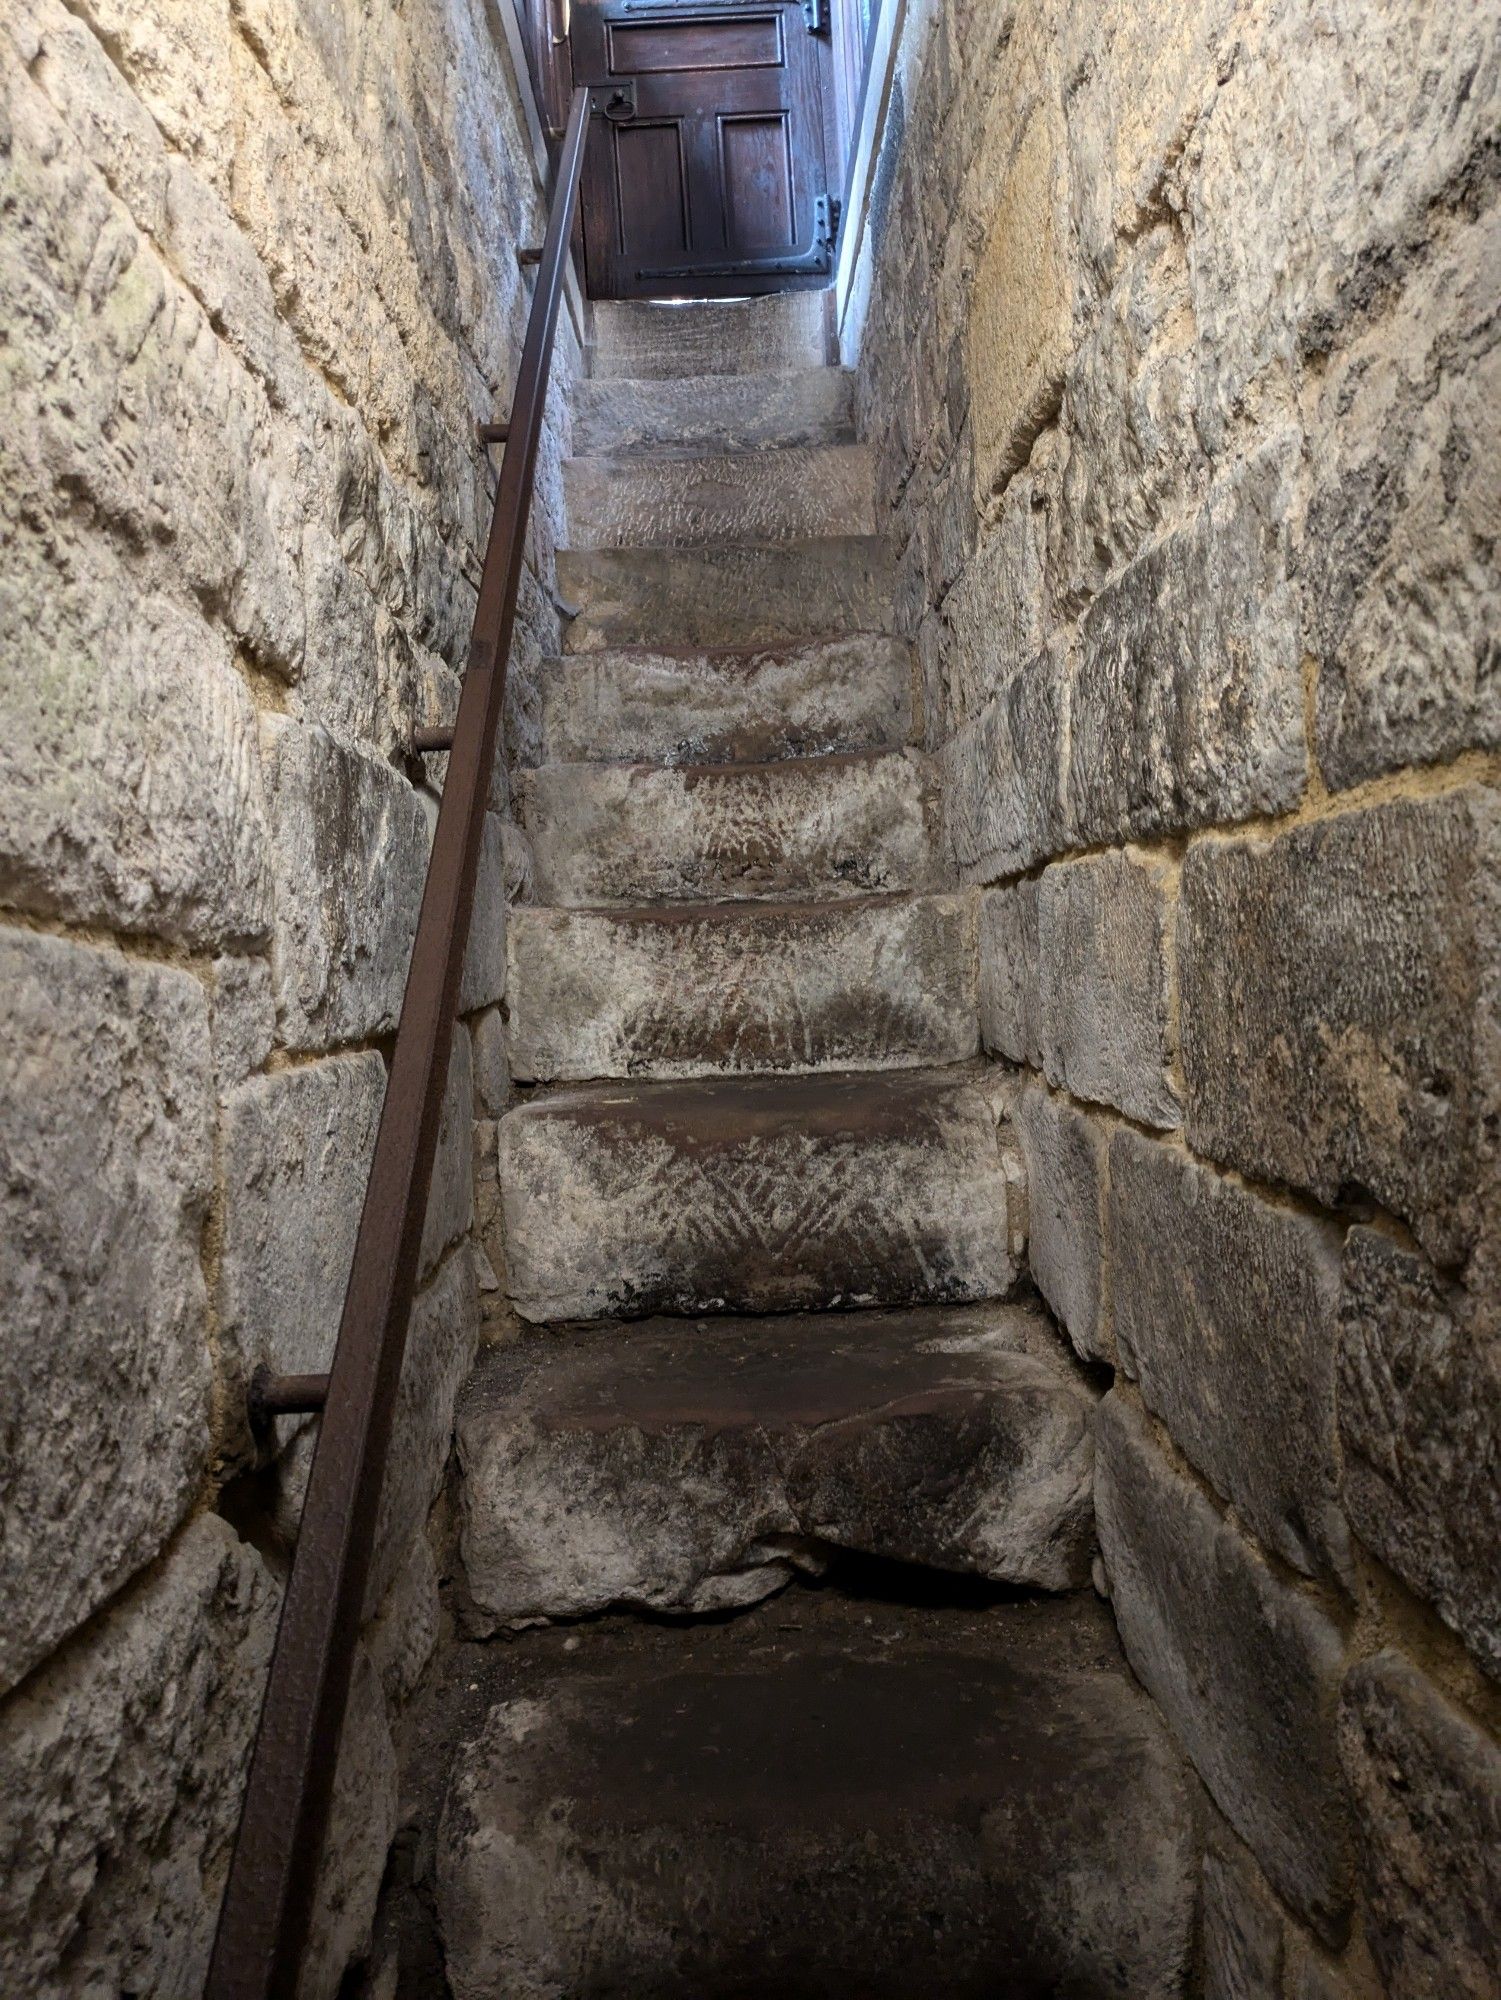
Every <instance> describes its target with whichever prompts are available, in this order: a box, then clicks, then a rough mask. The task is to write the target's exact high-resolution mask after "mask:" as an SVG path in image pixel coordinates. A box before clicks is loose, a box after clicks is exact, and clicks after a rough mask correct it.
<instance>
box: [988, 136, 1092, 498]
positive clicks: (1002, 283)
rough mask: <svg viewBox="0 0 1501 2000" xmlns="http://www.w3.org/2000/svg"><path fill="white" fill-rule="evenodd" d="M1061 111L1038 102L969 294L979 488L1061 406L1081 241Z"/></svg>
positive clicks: (1000, 474)
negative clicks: (1070, 195) (1072, 215)
mask: <svg viewBox="0 0 1501 2000" xmlns="http://www.w3.org/2000/svg"><path fill="white" fill-rule="evenodd" d="M1066 183H1067V152H1066V149H1065V146H1064V143H1063V131H1062V119H1061V116H1060V114H1059V113H1058V111H1057V110H1056V109H1055V108H1054V107H1053V106H1052V105H1051V104H1039V105H1038V107H1037V108H1036V109H1035V110H1034V112H1033V114H1032V116H1031V118H1030V119H1029V120H1028V122H1027V126H1026V129H1025V131H1024V132H1023V133H1022V137H1021V142H1020V144H1019V145H1018V147H1017V149H1016V153H1015V156H1014V158H1013V159H1012V161H1011V163H1010V165H1009V167H1008V169H1007V171H1006V176H1005V179H1004V180H1003V181H1002V182H1001V185H1000V188H999V189H998V190H997V193H996V196H995V205H994V211H993V220H992V222H991V225H990V234H989V237H988V239H987V241H986V244H985V248H984V251H983V252H982V254H981V257H980V261H979V264H978V267H977V268H976V271H975V282H974V290H973V293H972V296H971V298H970V304H969V373H970V397H971V403H970V408H971V412H972V416H973V422H974V440H975V490H976V493H977V495H978V496H979V498H980V500H981V501H982V503H983V501H984V500H985V499H986V498H987V496H988V495H989V494H991V493H992V492H994V491H995V489H996V488H997V487H999V486H1001V485H1003V484H1004V482H1005V481H1006V480H1007V479H1008V478H1009V477H1010V476H1011V474H1012V473H1013V472H1015V471H1016V470H1017V469H1018V467H1020V466H1021V465H1023V464H1025V462H1026V458H1027V454H1028V453H1029V452H1030V450H1031V448H1032V443H1033V440H1034V439H1035V438H1036V436H1037V434H1038V432H1039V431H1040V430H1042V428H1043V427H1044V425H1046V424H1047V423H1049V422H1050V421H1051V419H1052V418H1053V416H1054V415H1055V414H1056V412H1057V408H1058V399H1059V396H1060V394H1061V392H1062V388H1063V373H1064V369H1065V368H1066V366H1067V364H1068V358H1069V354H1070V351H1071V349H1072V346H1073V333H1074V284H1075V274H1074V255H1075V252H1074V245H1073V238H1072V232H1071V230H1070V226H1069V220H1068V203H1067V186H1066Z"/></svg>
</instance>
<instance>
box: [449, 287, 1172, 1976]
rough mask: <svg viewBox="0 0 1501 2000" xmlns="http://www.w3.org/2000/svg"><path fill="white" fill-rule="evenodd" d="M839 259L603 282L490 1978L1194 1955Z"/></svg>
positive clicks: (570, 641) (537, 857)
mask: <svg viewBox="0 0 1501 2000" xmlns="http://www.w3.org/2000/svg"><path fill="white" fill-rule="evenodd" d="M821 304H822V302H821V301H820V300H817V299H810V297H809V295H801V296H795V297H786V298H778V299H768V300H761V301H757V302H755V303H753V304H748V305H738V306H737V305H715V306H704V307H693V308H682V309H665V308H651V307H607V308H601V309H600V310H599V312H598V328H599V338H598V346H597V347H596V349H595V352H594V356H593V376H592V379H591V380H590V381H589V382H587V383H586V384H585V385H584V388H583V392H582V397H581V403H580V408H579V411H578V415H577V423H576V430H575V444H576V447H577V450H578V454H579V455H578V456H577V457H576V458H575V459H574V460H573V461H572V462H571V463H570V465H569V466H568V468H567V473H566V487H567V495H568V505H569V520H570V533H571V540H572V544H573V545H572V547H571V548H570V549H569V550H568V551H567V552H566V553H564V554H563V555H562V556H561V557H560V586H561V589H562V591H563V593H564V595H565V596H566V597H567V598H568V599H569V600H570V601H571V602H572V603H575V604H577V605H578V606H579V611H578V615H577V617H576V618H574V619H573V620H572V621H571V624H570V627H569V630H568V637H567V642H566V644H567V655H566V657H565V658H563V659H561V660H558V661H555V662H553V663H551V665H550V667H549V669H548V672H547V679H546V683H545V687H544V692H543V709H542V742H543V746H544V750H543V756H544V761H543V762H542V763H541V764H540V766H539V767H538V768H536V769H532V770H528V771H525V772H522V773H520V774H518V777H517V782H516V797H517V804H518V810H519V812H520V815H521V818H522V821H523V824H524V826H525V829H526V832H527V835H528V837H529V840H530V842H531V846H532V852H533V857H534V873H533V880H534V885H535V892H536V896H537V902H536V904H535V906H531V907H527V908H524V909H520V910H517V911H515V912H514V913H513V918H512V923H511V927H510V947H509V948H510V953H511V963H510V972H509V986H508V992H509V1007H510V1026H511V1059H512V1065H513V1074H514V1077H515V1080H516V1082H517V1083H518V1084H519V1085H521V1086H523V1095H522V1100H521V1101H520V1102H519V1103H518V1104H517V1105H516V1106H515V1108H513V1109H512V1110H511V1111H510V1112H509V1113H508V1115H507V1116H506V1117H505V1118H504V1119H503V1121H502V1123H501V1127H500V1141H499V1172H500V1186H501V1195H502V1202H503V1211H504V1219H505V1230H506V1243H507V1259H508V1269H507V1275H506V1285H507V1290H508V1293H509V1297H510V1301H511V1304H512V1306H513V1308H514V1311H515V1312H516V1314H517V1315H518V1316H519V1317H520V1319H521V1320H523V1321H526V1322H530V1323H531V1324H532V1326H533V1327H534V1328H535V1329H536V1331H535V1332H534V1333H533V1334H532V1335H531V1336H530V1337H528V1338H525V1339H523V1340H521V1341H519V1342H518V1343H516V1344H514V1345H512V1346H509V1347H505V1348H502V1349H499V1350H496V1351H494V1352H492V1353H491V1354H490V1355H489V1356H488V1358H487V1359H486V1360H485V1361H484V1362H483V1363H482V1364H481V1366H480V1368H479V1370H478V1372H477V1373H476V1375H475V1377H474V1379H473V1380H472V1381H471V1383H470V1384H469V1386H468V1389H467V1390H466V1393H465V1396H464V1398H463V1401H462V1405H461V1409H460V1414H459V1422H458V1448H459V1460H460V1468H461V1475H462V1476H461V1494H460V1546H461V1555H462V1563H463V1578H462V1584H461V1595H462V1601H463V1617H464V1621H465V1625H466V1628H467V1632H468V1634H469V1638H470V1642H471V1643H469V1644H466V1645H465V1646H463V1647H461V1648H460V1649H459V1650H458V1653H457V1655H456V1658H455V1661H454V1663H453V1664H452V1665H451V1668H450V1677H449V1680H448V1682H447V1683H446V1684H445V1686H444V1688H442V1689H440V1690H439V1692H438V1695H437V1696H435V1698H434V1704H433V1705H432V1712H433V1713H435V1714H436V1713H443V1714H445V1715H447V1716H448V1718H449V1722H450V1725H451V1724H452V1721H453V1718H454V1717H458V1718H460V1719H461V1723H462V1726H461V1727H459V1728H458V1730H457V1732H456V1733H455V1732H454V1730H453V1728H452V1727H451V1726H450V1727H449V1730H448V1739H447V1741H446V1743H445V1746H444V1748H443V1750H442V1752H441V1754H439V1753H436V1752H435V1753H434V1761H435V1764H441V1765H442V1766H443V1769H444V1771H445V1772H446V1773H447V1774H448V1775H447V1776H446V1777H445V1778H444V1781H443V1783H444V1787H445V1788H446V1799H445V1803H444V1804H443V1806H442V1813H441V1831H440V1834H439V1837H438V1841H437V1854H438V1863H437V1870H438V1873H437V1905H438V1912H439V1918H440V1922H441V1927H442V1933H443V1945H444V1953H445V1962H446V1968H447V1977H448V1981H449V1984H450V1987H451V1990H452V1993H453V1994H454V1995H455V1996H456V2000H481V1996H485V2000H489V1996H495V2000H498V1996H500V1995H502V1994H504V1995H506V1996H507V2000H530V1997H531V1996H536V2000H543V1996H550V2000H574V1997H575V1996H585V1995H588V1996H594V1995H630V1996H634V2000H645V1996H656V1995H663V1996H666V1995H681V1996H684V2000H687V1996H690V1995H691V1996H696V1997H697V2000H706V1997H707V1996H729V1995H746V1996H750V1995H759V1994H770V1993H773V1992H776V1993H778V1994H782V1995H792V1996H804V1995H806V1996H814V1995H825V1994H828V1995H835V1994H838V1995H861V1996H876V1995H881V1996H884V1995H892V1996H895V1995H897V1994H901V1995H903V1996H905V2000H915V1996H925V1995H939V1994H944V1995H970V1994H974V1995H981V1994H984V1995H998V1994H1005V1995H1008V1996H1014V2000H1029V1997H1030V1996H1034V1995H1035V1996H1042V1995H1058V1996H1078V2000H1093V1996H1097V1995H1101V1996H1102V1995H1107V1994H1108V1995H1130V1996H1132V2000H1153V1996H1158V1995H1168V1994H1176V1993H1179V1992H1182V1991H1183V1990H1184V1986H1183V1981H1184V1979H1185V1977H1186V1967H1187V1962H1188V1958H1189V1955H1190V1912H1191V1906H1192V1893H1191V1887H1190V1883H1191V1865H1190V1858H1189V1845H1190V1842H1189V1807H1188V1802H1187V1795H1186V1787H1185V1783H1184V1780H1183V1778H1182V1776H1181V1774H1180V1772H1179V1770H1178V1767H1177V1766H1176V1764H1175V1762H1174V1759H1173V1757H1172V1756H1171V1754H1170V1753H1169V1750H1168V1748H1167V1744H1166V1739H1165V1737H1164V1736H1163V1733H1162V1731H1161V1730H1160V1728H1159V1727H1158V1725H1157V1722H1156V1720H1155V1716H1154V1712H1153V1711H1152V1709H1151V1707H1150V1705H1149V1704H1148V1703H1147V1702H1146V1701H1145V1700H1144V1698H1143V1697H1142V1696H1141V1694H1140V1693H1139V1692H1138V1691H1137V1689H1136V1688H1135V1686H1134V1684H1133V1683H1132V1682H1131V1680H1130V1677H1129V1675H1128V1674H1127V1673H1126V1671H1125V1669H1124V1667H1123V1666H1122V1664H1121V1661H1120V1657H1119V1653H1118V1651H1117V1649H1116V1646H1115V1642H1114V1637H1113V1629H1112V1627H1111V1625H1110V1621H1109V1617H1108V1614H1107V1613H1106V1612H1105V1611H1104V1610H1103V1608H1102V1607H1101V1606H1099V1605H1098V1604H1097V1603H1096V1602H1095V1600H1094V1599H1093V1597H1092V1596H1090V1595H1089V1594H1087V1592H1085V1590H1084V1587H1085V1586H1086V1585H1087V1581H1088V1575H1089V1567H1090V1559H1091V1554H1092V1549H1093V1514H1092V1499H1091V1470H1090V1466H1091V1444H1090V1430H1091V1418H1092V1406H1093V1401H1094V1394H1095V1392H1094V1389H1093V1387H1092V1385H1091V1383H1090V1381H1089V1380H1088V1379H1087V1378H1086V1377H1085V1375H1084V1374H1083V1372H1082V1371H1081V1370H1080V1369H1079V1368H1078V1366H1077V1365H1076V1364H1075V1363H1074V1361H1073V1360H1072V1357H1071V1356H1070V1354H1069V1353H1068V1351H1067V1349H1066V1347H1065V1346H1064V1344H1063V1343H1062V1342H1061V1340H1060V1339H1059V1336H1058V1334H1057V1332H1056V1330H1055V1329H1054V1327H1053V1326H1052V1324H1051V1322H1050V1321H1049V1319H1048V1317H1047V1315H1046V1314H1045V1313H1044V1312H1043V1311H1042V1310H1041V1309H1040V1308H1039V1307H1038V1306H1037V1304H1036V1303H1035V1300H1034V1298H1033V1297H1032V1295H1031V1294H1030V1291H1029V1290H1028V1289H1027V1287H1026V1284H1025V1263H1024V1253H1025V1233H1026V1222H1025V1211H1026V1198H1025V1186H1024V1174H1023V1169H1022V1165H1021V1159H1020V1154H1019V1152H1018V1150H1017V1148H1016V1146H1015V1144H1014V1143H1013V1140H1012V1138H1011V1135H1010V1132H1009V1128H1008V1125H1007V1122H1006V1119H1005V1117H1004V1113H1003V1105H1002V1100H1001V1096H1000V1094H999V1092H998V1090H997V1088H996V1087H995V1086H994V1084H993V1083H992V1081H991V1079H990V1077H989V1075H988V1072H987V1070H986V1068H985V1066H984V1065H983V1064H982V1063H981V1062H980V1061H979V1059H978V1058H979V1045H978V1033H977V1003H976V995H975V984H974V981H975V969H974V968H975V939H974V930H973V910H972V907H971V902H970V899H969V898H967V897H966V896H964V895H962V894H958V893H955V892H953V891H952V890H951V889H950V888H947V887H946V886H945V875H944V869H943V864H942V843H941V832H940V823H939V813H938V798H937V788H936V783H935V776H934V772H933V770H932V768H931V766H930V765H929V763H928V762H927V760H926V759H925V758H924V757H923V756H922V754H921V753H920V752H919V751H918V750H917V749H915V748H913V747H912V746H911V743H910V738H911V736H912V733H913V729H912V712H911V710H912V703H911V679H910V662H909V658H908V654H907V651H906V648H905V647H903V646H902V645H901V644H899V643H898V642H897V641H896V640H895V639H893V638H892V637H891V636H890V635H891V630H892V627H893V624H894V620H893V616H892V598H893V582H892V568H891V559H890V552H889V550H888V549H886V548H885V547H884V546H883V545H882V543H881V542H880V540H879V539H878V538H877V537H876V536H875V534H874V533H873V528H874V511H875V510H874V501H873V497H872V476H871V458H870V453H869V450H868V448H867V447H866V446H864V445H862V444H860V443H858V442H857V441H855V438H854V435H853V428H852V414H851V409H852V406H851V395H850V383H849V381H848V379H847V378H846V377H845V376H844V375H843V374H841V372H840V371H839V370H837V369H834V368H830V367H826V366H824V365H823V360H824V357H823V336H822V315H821ZM848 1558H859V1559H862V1560H863V1559H879V1560H880V1561H881V1562H882V1563H885V1564H890V1565H905V1566H911V1567H910V1568H906V1569H902V1570H897V1569H894V1568H893V1569H890V1570H883V1571H882V1572H881V1574H882V1575H883V1576H885V1577H890V1576H902V1577H906V1578H909V1579H910V1580H911V1590H910V1593H909V1594H910V1596H911V1599H912V1601H909V1602H902V1601H900V1600H901V1595H902V1593H901V1592H898V1593H897V1596H896V1597H895V1598H894V1597H893V1595H892V1593H891V1591H890V1589H889V1588H886V1587H884V1586H883V1587H882V1588H880V1589H878V1590H876V1592H875V1594H874V1595H870V1594H869V1593H867V1594H865V1595H862V1592H861V1589H860V1588H859V1587H858V1586H857V1585H854V1584H851V1582H850V1581H849V1573H848V1572H847V1571H846V1570H845V1569H843V1568H841V1562H842V1561H844V1560H846V1559H848ZM800 1574H801V1575H804V1576H807V1577H811V1578H818V1577H820V1576H823V1577H826V1578H827V1581H826V1582H825V1584H824V1585H823V1586H822V1587H818V1588H813V1589H808V1590H802V1589H800V1590H796V1591H794V1592H793V1593H791V1594H790V1595H785V1596H781V1597H773V1596H772V1594H773V1593H776V1592H778V1591H781V1590H783V1588H784V1587H785V1586H786V1585H787V1584H788V1582H789V1579H792V1578H794V1577H797V1576H798V1575H800ZM934 1578H939V1579H945V1580H946V1581H944V1582H943V1583H941V1584H940V1585H939V1587H938V1597H939V1599H942V1598H943V1597H944V1595H945V1593H947V1594H948V1596H949V1597H950V1598H952V1597H953V1596H954V1593H955V1592H958V1594H959V1597H960V1598H961V1599H962V1598H963V1596H964V1593H965V1591H966V1590H968V1591H969V1592H970V1593H971V1594H972V1593H974V1592H975V1591H979V1592H980V1593H981V1594H982V1597H983V1600H984V1601H983V1602H980V1601H979V1600H976V1601H975V1602H958V1601H954V1602H949V1603H946V1604H945V1603H943V1602H936V1603H935V1602H928V1601H926V1600H927V1599H930V1598H931V1597H932V1596H933V1592H934V1583H933V1581H932V1580H933V1579H934ZM960 1579H969V1580H970V1581H969V1583H968V1584H961V1582H960V1581H959V1580H960ZM903 1588H904V1589H905V1588H906V1586H904V1587H903ZM1008 1592H1009V1595H1008ZM1033 1592H1052V1593H1064V1592H1071V1593H1074V1594H1073V1595H1070V1596H1066V1597H1056V1598H1052V1599H1044V1598H1035V1597H1032V1596H1030V1595H1021V1594H1018V1593H1033ZM762 1600H767V1601H765V1602H762V1603H761V1605H760V1608H759V1609H758V1610H752V1611H746V1610H745V1609H744V1607H748V1606H754V1605H756V1604H757V1603H758V1601H762ZM789 1607H790V1608H789ZM642 1611H650V1612H655V1613H663V1612H667V1613H674V1614H690V1613H696V1614H703V1613H724V1612H730V1611H738V1612H739V1613H740V1615H739V1616H737V1617H735V1618H732V1619H730V1620H729V1621H728V1622H725V1621H722V1620H721V1621H719V1622H711V1623H708V1624H704V1623H701V1622H700V1623H692V1622H686V1623H685V1622H681V1619H680V1621H679V1622H674V1623H666V1624H664V1623H661V1622H657V1623H652V1622H650V1621H643V1620H641V1619H640V1618H639V1616H635V1617H633V1616H630V1615H626V1614H629V1613H632V1612H634V1613H638V1614H639V1613H640V1612H642ZM600 1613H608V1614H613V1615H610V1616H606V1617H603V1618H596V1619H593V1620H592V1622H591V1623H590V1624H588V1625H586V1626H582V1627H578V1628H575V1629H574V1630H572V1631H568V1630H567V1629H566V1628H562V1627H554V1628H552V1629H549V1630H545V1631H528V1632H526V1634H525V1636H524V1637H523V1638H521V1639H519V1640H518V1641H517V1642H516V1643H515V1644H514V1645H502V1646H496V1645H494V1644H489V1645H486V1644H484V1643H481V1642H482V1641H483V1640H484V1639H485V1638H486V1637H487V1636H488V1635H492V1634H496V1633H499V1632H505V1631H512V1632H515V1631H521V1630H522V1629H523V1628H526V1627H529V1626H533V1625H536V1624H538V1623H539V1622H540V1621H551V1620H569V1619H577V1618H579V1617H581V1616H583V1615H585V1614H600Z"/></svg>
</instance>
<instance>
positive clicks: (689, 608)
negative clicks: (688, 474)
mask: <svg viewBox="0 0 1501 2000" xmlns="http://www.w3.org/2000/svg"><path fill="white" fill-rule="evenodd" d="M558 590H559V593H560V595H561V596H562V598H563V600H564V602H565V603H567V604H568V605H570V606H573V607H577V616H576V617H572V618H570V619H569V620H568V621H567V623H566V624H565V626H564V636H563V648H564V651H565V652H569V653H588V652H596V651H598V650H600V649H601V648H604V647H617V646H657V647H663V648H666V649H668V650H677V649H681V648H698V647H728V646H735V647H761V648H771V647H780V646H800V645H802V644H804V643H805V642H806V641H808V640H811V639H827V638H833V637H836V636H838V635H839V634H841V633H847V632H890V631H893V630H894V629H895V582H894V577H893V571H892V562H891V549H890V545H889V544H888V543H887V542H885V541H883V540H882V539H881V538H880V537H878V536H875V535H828V536H823V537H821V538H820V539H818V540H816V541H806V542H788V543H786V544H777V543H774V542H770V543H764V544H760V543H758V544H747V545H746V546H745V547H708V548H637V549H559V551H558Z"/></svg>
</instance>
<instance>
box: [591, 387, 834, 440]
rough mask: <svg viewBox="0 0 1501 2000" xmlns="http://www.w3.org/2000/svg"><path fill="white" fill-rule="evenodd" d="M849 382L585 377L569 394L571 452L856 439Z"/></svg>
mask: <svg viewBox="0 0 1501 2000" xmlns="http://www.w3.org/2000/svg"><path fill="white" fill-rule="evenodd" d="M854 383H855V378H854V376H853V375H852V374H851V373H850V372H849V370H848V369H843V368H794V369H787V370H783V371H781V372H778V373H768V374H756V375H694V376H689V377H688V378H687V379H685V380H667V381H644V382H632V381H629V380H609V379H606V380H604V381H598V382H596V381H589V380H587V379H586V380H584V381H582V382H580V383H579V384H578V385H577V388H576V389H575V391H574V398H573V413H572V414H573V449H574V452H575V454H576V455H577V456H578V457H579V458H589V457H596V456H599V455H600V454H602V453H608V452H639V451H650V452H657V453H663V452H690V453H691V452H700V451H710V450H714V451H761V450H765V449H766V448H767V447H769V446H785V445H810V444H853V443H854V441H855V397H854Z"/></svg>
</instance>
